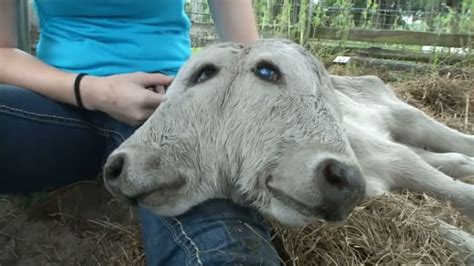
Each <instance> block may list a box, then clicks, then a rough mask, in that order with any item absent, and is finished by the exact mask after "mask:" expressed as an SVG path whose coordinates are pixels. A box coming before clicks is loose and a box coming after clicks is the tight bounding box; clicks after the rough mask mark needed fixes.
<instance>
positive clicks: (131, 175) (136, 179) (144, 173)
mask: <svg viewBox="0 0 474 266" xmlns="http://www.w3.org/2000/svg"><path fill="white" fill-rule="evenodd" d="M159 165H160V162H159V159H158V157H157V156H156V155H155V154H154V153H153V151H149V150H148V149H147V148H146V147H135V146H132V147H130V146H129V147H124V148H120V149H118V150H116V151H114V152H113V153H112V154H111V155H110V156H109V158H108V159H107V162H106V163H105V166H104V172H103V178H104V183H105V187H106V188H107V189H108V190H109V191H110V192H111V193H112V194H113V195H114V196H116V197H120V198H124V197H125V198H127V199H136V198H137V197H140V196H142V195H143V194H144V193H147V192H149V191H148V190H151V189H153V188H155V183H157V182H155V180H154V179H153V176H156V173H157V172H158V168H159Z"/></svg>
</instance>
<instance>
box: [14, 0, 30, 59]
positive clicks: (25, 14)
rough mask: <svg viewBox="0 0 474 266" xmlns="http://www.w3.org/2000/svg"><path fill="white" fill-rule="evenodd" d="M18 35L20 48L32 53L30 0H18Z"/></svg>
mask: <svg viewBox="0 0 474 266" xmlns="http://www.w3.org/2000/svg"><path fill="white" fill-rule="evenodd" d="M16 5H17V9H16V10H17V14H16V20H17V21H16V24H17V36H18V49H20V50H22V51H25V52H27V53H31V28H30V19H29V3H28V0H17V1H16Z"/></svg>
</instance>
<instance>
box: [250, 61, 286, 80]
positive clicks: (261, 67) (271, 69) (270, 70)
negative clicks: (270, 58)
mask: <svg viewBox="0 0 474 266" xmlns="http://www.w3.org/2000/svg"><path fill="white" fill-rule="evenodd" d="M254 73H255V75H257V77H259V78H261V79H263V80H265V81H270V82H279V81H280V79H281V74H280V71H279V70H278V68H277V67H275V66H273V65H272V64H270V63H260V64H258V65H257V67H256V68H255V70H254Z"/></svg>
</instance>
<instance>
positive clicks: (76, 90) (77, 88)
mask: <svg viewBox="0 0 474 266" xmlns="http://www.w3.org/2000/svg"><path fill="white" fill-rule="evenodd" d="M84 76H87V74H86V73H80V74H79V75H77V76H76V79H75V80H74V95H75V96H76V102H77V105H78V106H79V107H81V108H84V105H83V104H82V98H81V90H80V89H81V88H80V84H81V79H82V78H83V77H84Z"/></svg>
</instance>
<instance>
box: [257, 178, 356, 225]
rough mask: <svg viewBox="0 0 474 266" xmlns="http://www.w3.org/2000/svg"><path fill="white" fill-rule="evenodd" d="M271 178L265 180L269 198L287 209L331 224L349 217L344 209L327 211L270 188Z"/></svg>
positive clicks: (322, 207) (324, 208) (327, 209)
mask: <svg viewBox="0 0 474 266" xmlns="http://www.w3.org/2000/svg"><path fill="white" fill-rule="evenodd" d="M271 178H272V177H271V176H269V177H268V178H267V182H266V186H267V188H268V191H269V192H270V194H271V196H272V197H273V198H275V199H276V200H278V201H280V202H281V203H283V204H284V205H285V206H287V207H288V208H290V209H292V210H294V211H296V212H298V213H299V214H301V215H303V216H305V217H311V218H316V219H322V220H324V221H326V222H329V223H333V224H341V223H344V222H345V221H346V220H347V218H348V217H349V215H350V211H346V210H345V209H344V208H338V209H329V208H328V207H326V206H324V205H323V206H310V205H308V204H306V203H303V202H301V201H300V200H298V199H296V198H294V197H293V196H291V195H288V194H287V193H285V192H284V191H282V190H281V189H278V188H275V187H272V186H271V185H270V184H269V181H270V180H271Z"/></svg>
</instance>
